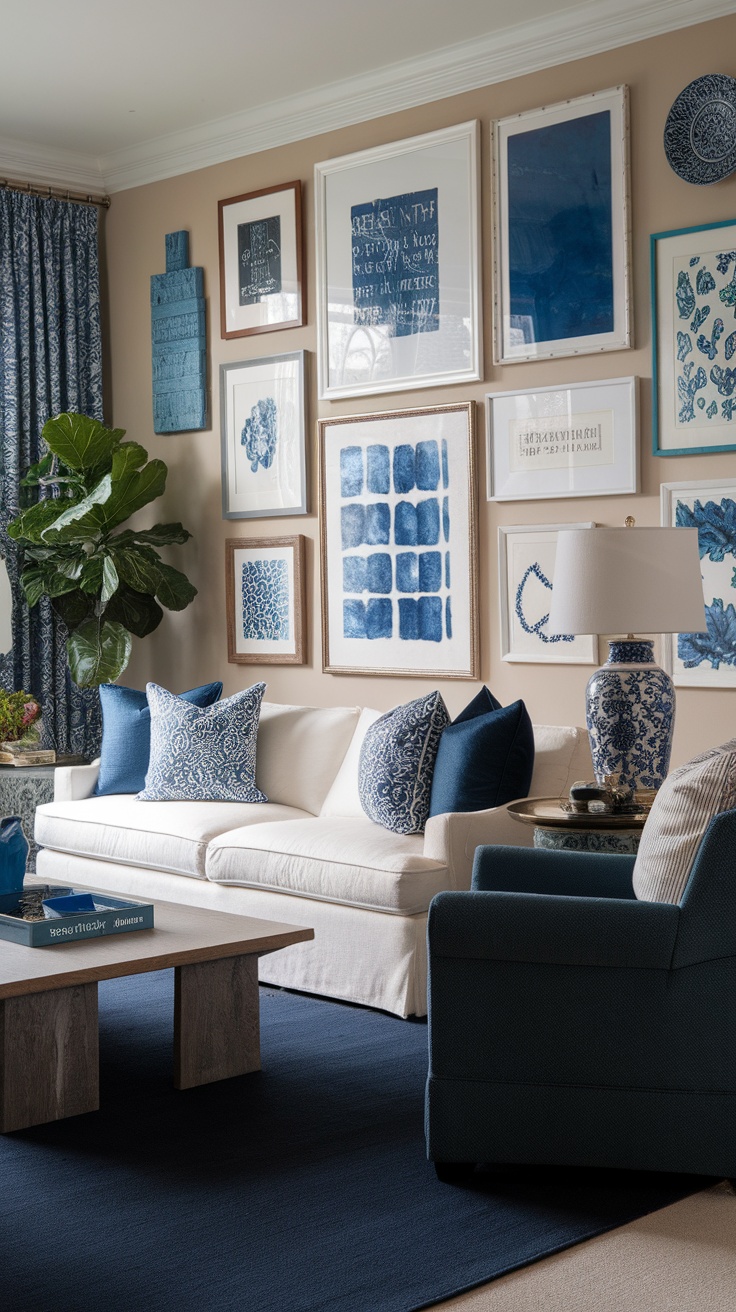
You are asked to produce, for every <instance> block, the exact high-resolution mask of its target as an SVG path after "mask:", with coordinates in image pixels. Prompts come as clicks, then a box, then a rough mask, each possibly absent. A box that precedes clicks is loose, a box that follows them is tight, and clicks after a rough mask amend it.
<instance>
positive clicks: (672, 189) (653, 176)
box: [106, 16, 736, 763]
mask: <svg viewBox="0 0 736 1312" xmlns="http://www.w3.org/2000/svg"><path fill="white" fill-rule="evenodd" d="M735 42H736V16H733V17H728V18H725V19H720V20H718V21H715V22H711V23H706V24H703V25H701V26H698V27H691V28H686V29H685V30H684V31H680V32H675V33H672V34H670V35H667V36H664V37H658V38H655V39H653V40H651V41H644V42H640V43H638V44H636V45H631V46H626V47H624V48H623V49H620V50H615V51H611V52H608V53H606V54H603V55H597V56H594V57H592V58H590V59H584V60H579V61H576V62H575V63H571V64H567V65H564V66H562V67H557V68H554V69H550V70H547V71H546V72H542V73H538V74H534V75H530V76H527V77H523V78H517V79H515V80H513V81H509V82H505V83H501V84H498V85H496V86H491V87H487V88H485V89H483V90H480V91H474V92H471V93H468V94H466V95H462V96H456V97H452V98H450V99H447V100H443V101H437V102H434V103H432V104H428V105H425V106H423V107H421V108H419V109H414V110H408V111H406V112H404V113H401V114H395V115H391V116H390V117H386V118H381V119H375V120H373V121H371V122H369V123H363V124H361V125H359V126H358V127H350V128H345V129H343V130H341V131H337V132H331V133H326V134H324V135H322V136H319V137H315V138H312V139H310V140H308V141H303V142H298V143H296V144H294V145H289V146H284V147H281V148H279V149H277V150H272V151H267V152H263V153H261V154H257V155H252V156H248V157H246V158H243V159H239V160H233V161H231V162H230V163H226V164H221V165H216V166H213V167H212V168H208V169H202V170H200V171H198V172H196V173H188V174H186V175H184V176H181V177H178V178H173V179H170V180H167V181H164V182H160V183H154V184H151V185H149V186H146V187H139V188H136V189H134V190H130V191H127V192H121V193H119V194H117V195H115V196H114V198H113V204H112V207H111V209H110V211H109V213H108V215H107V217H106V259H107V281H108V296H109V341H110V360H111V364H110V406H109V413H108V419H109V420H112V421H114V423H115V424H117V425H119V426H121V427H124V428H126V429H127V430H128V433H129V435H130V437H132V438H135V439H136V440H137V441H140V442H142V443H143V444H144V446H146V447H147V448H148V449H149V452H150V453H151V455H157V456H161V457H163V459H165V460H166V461H167V462H168V464H169V469H170V475H169V483H168V487H167V490H166V494H165V498H164V502H163V503H162V504H161V508H160V509H157V511H156V517H157V518H162V519H181V520H182V521H183V523H184V524H185V526H186V527H187V528H189V529H190V531H191V532H192V533H193V534H194V539H193V541H192V542H190V543H188V544H187V546H186V547H183V548H178V549H177V550H176V551H175V552H172V555H171V560H172V563H176V564H179V565H180V566H181V567H182V568H184V569H186V570H187V572H188V573H189V575H190V577H191V578H192V579H193V581H194V582H195V583H196V585H197V587H198V588H199V596H198V597H197V598H196V600H195V602H194V604H193V605H192V606H191V607H190V608H189V609H188V610H186V611H184V612H183V613H181V614H180V615H169V614H168V613H167V614H166V616H165V619H164V621H163V623H162V624H161V626H160V628H159V629H158V630H157V631H156V633H154V634H153V635H151V636H150V637H148V638H146V639H145V640H144V641H138V640H136V641H135V644H134V655H133V660H132V662H131V665H130V667H129V669H128V671H127V674H126V682H127V683H129V684H130V685H132V686H137V687H141V686H143V685H144V683H145V682H146V680H148V679H154V680H156V681H158V682H161V683H163V684H165V685H166V686H167V687H169V688H171V689H173V690H174V691H180V690H183V689H184V688H187V687H190V686H191V685H192V684H195V683H198V682H202V681H204V680H208V679H212V678H215V677H218V676H219V677H222V679H223V680H224V683H225V692H226V693H231V692H234V691H236V690H237V689H239V688H243V687H246V686H247V685H248V684H249V683H252V682H254V681H255V680H256V679H260V678H262V679H264V680H265V681H266V682H267V683H268V692H267V697H269V698H270V699H271V700H274V701H293V702H305V703H312V704H322V705H329V704H360V705H372V706H376V707H379V708H387V707H389V706H392V705H395V704H396V703H398V702H400V701H404V700H408V699H409V698H411V697H416V696H419V695H420V694H421V693H422V692H424V691H428V690H429V688H430V686H437V684H436V681H433V682H432V684H431V685H430V684H429V683H428V682H427V681H426V680H422V679H384V678H375V677H374V678H357V677H355V678H353V677H346V676H343V677H336V676H334V675H328V674H323V673H322V655H321V638H320V590H319V559H318V519H317V457H316V422H315V421H316V419H317V417H318V416H326V415H339V414H346V413H359V412H363V411H365V410H371V411H375V412H380V411H382V410H387V409H390V408H394V407H397V408H401V407H405V406H407V407H408V406H414V405H417V404H419V403H420V402H421V403H426V404H430V405H431V404H440V403H442V402H446V401H451V400H467V399H469V398H474V399H475V400H476V401H477V402H478V403H479V405H478V471H479V491H478V496H479V506H480V515H479V521H480V544H479V545H480V574H479V592H480V632H481V677H482V679H483V680H484V681H485V682H486V683H488V684H489V685H490V686H491V687H492V689H493V691H494V693H495V694H496V696H497V697H499V698H500V699H502V700H503V701H505V702H508V701H511V700H513V699H514V698H516V697H519V696H521V697H523V698H524V700H525V701H526V703H527V705H528V707H529V710H530V712H531V714H532V717H533V719H535V720H536V721H537V722H548V723H577V724H579V723H581V722H582V721H583V718H584V709H583V690H584V685H585V681H586V678H587V674H588V673H589V671H588V669H587V667H581V666H565V665H543V666H535V665H520V664H507V663H505V662H503V661H502V660H501V659H500V655H499V619H498V586H497V545H496V538H497V532H496V530H497V526H498V525H499V524H524V523H526V524H534V523H539V524H541V523H556V522H574V521H580V520H594V521H596V522H597V523H599V524H607V525H619V524H621V523H622V522H623V517H624V516H625V515H626V514H628V513H632V514H634V515H635V516H636V520H637V523H638V524H641V525H646V524H657V523H658V522H659V485H660V482H662V481H665V480H676V479H678V480H683V479H695V478H723V477H728V476H736V454H725V455H709V456H687V457H679V458H677V457H675V458H672V457H671V458H669V459H666V460H665V459H661V458H655V457H654V456H652V455H651V419H650V413H651V316H650V309H649V245H648V238H649V234H650V233H651V232H657V231H662V230H665V229H669V228H674V227H686V226H689V225H693V224H699V223H707V222H711V221H713V222H715V221H717V220H725V219H734V218H736V176H734V177H732V178H729V179H728V180H727V181H726V182H723V183H720V184H719V185H717V186H714V187H705V188H703V187H695V186H690V185H688V184H687V183H684V182H682V181H680V179H679V178H677V177H676V175H675V174H674V173H673V172H672V170H671V169H670V168H669V166H668V164H667V162H666V160H665V157H664V152H663V148H662V131H663V126H664V121H665V118H666V115H667V111H668V109H669V107H670V105H671V104H672V101H673V100H674V98H675V96H676V95H677V94H678V92H680V91H681V90H682V88H683V87H684V86H685V85H686V84H687V83H688V82H689V81H691V80H692V79H693V78H695V77H699V76H701V75H702V74H705V73H711V72H719V71H727V69H728V71H733V70H732V69H731V67H730V61H729V59H728V58H727V55H726V52H728V51H729V50H732V49H733V48H734V43H735ZM337 71H338V72H339V70H337ZM622 82H623V83H626V84H628V86H629V88H630V95H631V162H632V178H631V191H632V206H633V250H632V258H633V286H634V340H635V349H634V350H629V351H616V352H608V353H605V354H602V355H599V356H589V357H582V358H579V359H570V360H550V361H541V362H538V363H531V364H517V365H512V366H507V367H506V368H503V369H500V368H495V367H494V366H493V364H492V350H491V319H490V314H491V301H492V298H491V288H490V249H491V230H490V229H491V225H490V194H489V172H490V169H489V153H490V135H491V133H490V123H491V120H492V119H494V118H497V117H502V116H505V115H508V114H512V113H516V112H519V111H523V110H527V109H534V108H536V107H538V106H540V105H544V104H548V103H552V102H554V101H559V100H563V99H566V98H567V97H571V96H580V95H583V94H585V93H587V92H591V91H596V90H601V89H603V88H605V87H609V86H614V85H617V84H618V83H622ZM471 118H477V119H479V120H480V122H481V128H482V181H483V191H482V195H483V288H484V311H485V324H484V337H485V371H484V381H483V382H479V383H475V384H471V385H469V386H467V387H443V388H430V389H427V390H425V391H422V392H419V391H417V392H403V393H394V394H393V395H386V396H378V397H368V398H364V397H363V398H356V399H355V400H350V401H339V402H332V403H330V402H322V403H318V402H317V399H316V355H315V352H316V326H315V270H314V216H313V203H314V188H313V165H314V163H315V162H316V161H318V160H325V159H329V158H331V157H332V156H336V155H341V154H344V153H346V152H349V151H354V150H360V149H363V148H365V147H369V146H374V145H378V144H380V143H384V142H390V141H393V140H398V139H400V138H402V137H409V136H412V135H414V134H417V133H421V132H427V131H431V130H433V129H436V128H441V127H444V126H447V125H450V124H454V123H460V122H463V121H465V120H467V119H471ZM297 177H298V178H301V180H302V184H303V188H304V191H305V221H306V223H305V228H306V253H307V287H308V322H307V326H306V327H305V328H302V329H294V330H290V331H285V332H280V333H276V334H268V335H259V336H254V337H244V338H240V339H237V340H233V341H228V342H226V341H222V340H221V338H220V330H219V320H220V315H219V279H218V250H217V202H218V200H220V199H222V198H224V197H228V196H233V195H237V194H239V193H241V192H247V191H251V190H255V189H256V188H259V187H267V186H269V185H272V184H276V183H280V182H285V181H288V180H290V179H292V178H297ZM179 228H186V229H188V230H189V233H190V259H191V263H192V264H194V265H203V266H204V269H205V290H206V295H207V303H208V327H207V333H208V349H209V360H210V387H211V410H210V414H211V423H212V427H211V429H210V430H209V431H206V432H197V433H184V434H178V435H173V436H168V437H161V436H155V435H154V433H153V431H152V420H151V332H150V318H149V276H150V274H152V273H160V272H163V270H164V268H165V254H164V236H165V234H166V233H167V232H172V231H174V230H176V229H179ZM302 348H303V349H305V350H307V351H308V352H309V353H310V354H309V356H308V379H307V387H308V434H309V439H308V440H309V460H310V466H309V489H310V490H309V503H310V506H311V513H310V514H309V515H308V516H306V517H304V516H301V517H296V518H291V519H289V518H286V519H283V520H281V519H279V520H276V519H264V520H242V521H229V522H225V521H223V519H222V518H221V508H220V507H221V502H220V438H219V423H220V415H219V366H220V364H221V363H222V362H224V361H236V360H244V359H249V358H254V357H258V356H262V355H270V354H273V353H274V352H277V351H278V352H283V351H291V350H297V349H302ZM628 374H636V375H638V376H639V377H640V379H641V416H640V448H641V493H640V495H639V496H637V497H598V498H593V499H590V500H583V499H577V498H576V499H574V500H550V501H542V502H530V503H520V502H515V503H506V504H489V503H487V502H486V500H485V493H484V489H485V475H486V459H485V449H484V447H485V440H484V432H485V416H484V413H483V412H484V404H483V397H484V394H485V392H486V391H487V390H491V389H494V390H495V389H500V390H502V389H504V388H516V387H530V386H533V385H539V386H545V385H549V384H556V383H563V382H575V381H580V380H588V379H597V378H606V377H609V378H616V377H620V376H622V375H628ZM147 517H148V518H149V519H150V510H149V511H148V512H147ZM297 532H298V533H304V534H306V535H307V538H308V553H307V613H308V662H307V664H306V665H305V666H303V667H294V666H292V667H288V666H287V667H279V666H268V665H266V666H263V667H256V666H237V665H228V663H227V647H226V630H225V587H224V547H223V544H224V541H225V539H226V538H227V537H239V536H256V535H260V536H264V537H265V536H269V535H272V534H288V533H297ZM601 647H602V651H601V656H602V658H603V657H604V655H605V644H603V643H602V644H601ZM439 686H440V687H441V689H442V692H443V695H444V696H445V699H446V701H447V704H448V707H449V709H450V711H451V712H452V713H456V712H457V711H459V710H460V709H461V708H462V706H464V705H465V704H466V702H467V701H469V699H470V697H471V695H473V694H474V692H475V691H476V688H477V685H476V684H471V683H467V682H455V681H449V680H448V681H445V682H443V683H440V685H439ZM677 717H678V719H677V730H676V738H675V750H674V758H673V760H674V762H675V763H677V762H679V761H681V760H683V759H686V758H687V757H688V756H689V755H692V754H693V753H694V752H695V751H696V750H699V749H701V748H703V747H706V746H708V745H711V744H713V743H715V742H720V741H722V740H723V739H724V738H728V737H731V736H733V735H734V732H735V729H736V690H734V691H730V692H729V691H725V692H719V691H714V690H700V689H682V690H681V691H680V692H679V693H678V712H677Z"/></svg>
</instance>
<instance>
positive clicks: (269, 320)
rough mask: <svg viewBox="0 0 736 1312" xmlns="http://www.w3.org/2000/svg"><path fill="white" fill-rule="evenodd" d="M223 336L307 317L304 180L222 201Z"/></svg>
mask: <svg viewBox="0 0 736 1312" xmlns="http://www.w3.org/2000/svg"><path fill="white" fill-rule="evenodd" d="M217 213H218V234H219V251H220V336H221V337H223V338H231V337H248V336H251V335H252V334H253V333H269V332H276V331H277V330H278V329H281V328H301V327H303V325H304V323H305V322H306V303H307V302H306V293H305V288H304V249H303V247H304V238H303V227H302V184H301V182H300V181H299V180H298V179H297V180H296V181H294V182H283V183H281V185H280V186H277V187H262V188H261V189H260V190H259V191H249V192H244V193H243V194H242V195H240V196H229V197H228V198H227V199H226V200H221V201H218V202H217Z"/></svg>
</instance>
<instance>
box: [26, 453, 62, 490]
mask: <svg viewBox="0 0 736 1312" xmlns="http://www.w3.org/2000/svg"><path fill="white" fill-rule="evenodd" d="M53 466H54V454H53V451H47V452H46V455H45V456H43V458H42V459H41V460H39V461H37V462H36V464H35V465H31V466H30V467H29V468H28V469H27V470H26V472H25V475H24V477H23V478H22V479H21V480H20V486H21V487H38V484H39V483H40V481H41V479H42V478H45V477H46V475H47V474H50V473H51V470H52V469H53Z"/></svg>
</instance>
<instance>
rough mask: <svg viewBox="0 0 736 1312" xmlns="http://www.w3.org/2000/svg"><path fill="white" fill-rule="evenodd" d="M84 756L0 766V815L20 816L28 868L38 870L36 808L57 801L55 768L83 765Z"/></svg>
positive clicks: (61, 757)
mask: <svg viewBox="0 0 736 1312" xmlns="http://www.w3.org/2000/svg"><path fill="white" fill-rule="evenodd" d="M82 764H84V757H83V756H60V757H59V759H58V761H56V763H55V764H54V765H0V816H5V815H17V816H20V820H21V824H22V825H23V833H24V834H25V836H26V838H27V839H28V861H27V864H26V869H27V871H28V873H29V874H33V873H34V872H35V869H36V853H37V852H38V848H37V846H36V844H35V843H34V841H33V827H34V825H35V822H36V807H37V806H44V805H45V804H46V802H53V800H54V771H55V770H57V769H58V768H59V766H64V765H82Z"/></svg>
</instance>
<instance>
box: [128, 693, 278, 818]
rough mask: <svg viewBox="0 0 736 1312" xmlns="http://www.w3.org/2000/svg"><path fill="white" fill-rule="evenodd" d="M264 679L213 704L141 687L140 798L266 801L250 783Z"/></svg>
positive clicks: (173, 800) (254, 772)
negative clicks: (145, 731)
mask: <svg viewBox="0 0 736 1312" xmlns="http://www.w3.org/2000/svg"><path fill="white" fill-rule="evenodd" d="M265 691H266V685H265V683H254V684H253V687H252V688H245V689H244V691H243V692H236V693H235V694H234V695H233V696H232V697H226V698H225V699H224V701H221V702H216V703H215V705H214V706H206V707H200V706H192V705H191V703H190V702H187V701H185V700H184V699H183V698H182V697H175V696H174V694H173V693H170V692H167V691H166V689H165V688H159V686H158V684H157V683H149V684H147V685H146V693H147V695H148V705H149V706H150V708H151V759H150V761H149V765H148V773H147V774H146V785H145V788H144V789H143V791H142V792H141V793H139V794H138V799H139V801H141V802H267V801H268V798H267V797H266V795H265V793H262V792H261V790H260V788H258V787H256V739H257V736H258V719H259V716H260V713H261V702H262V700H263V694H264V692H265Z"/></svg>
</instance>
